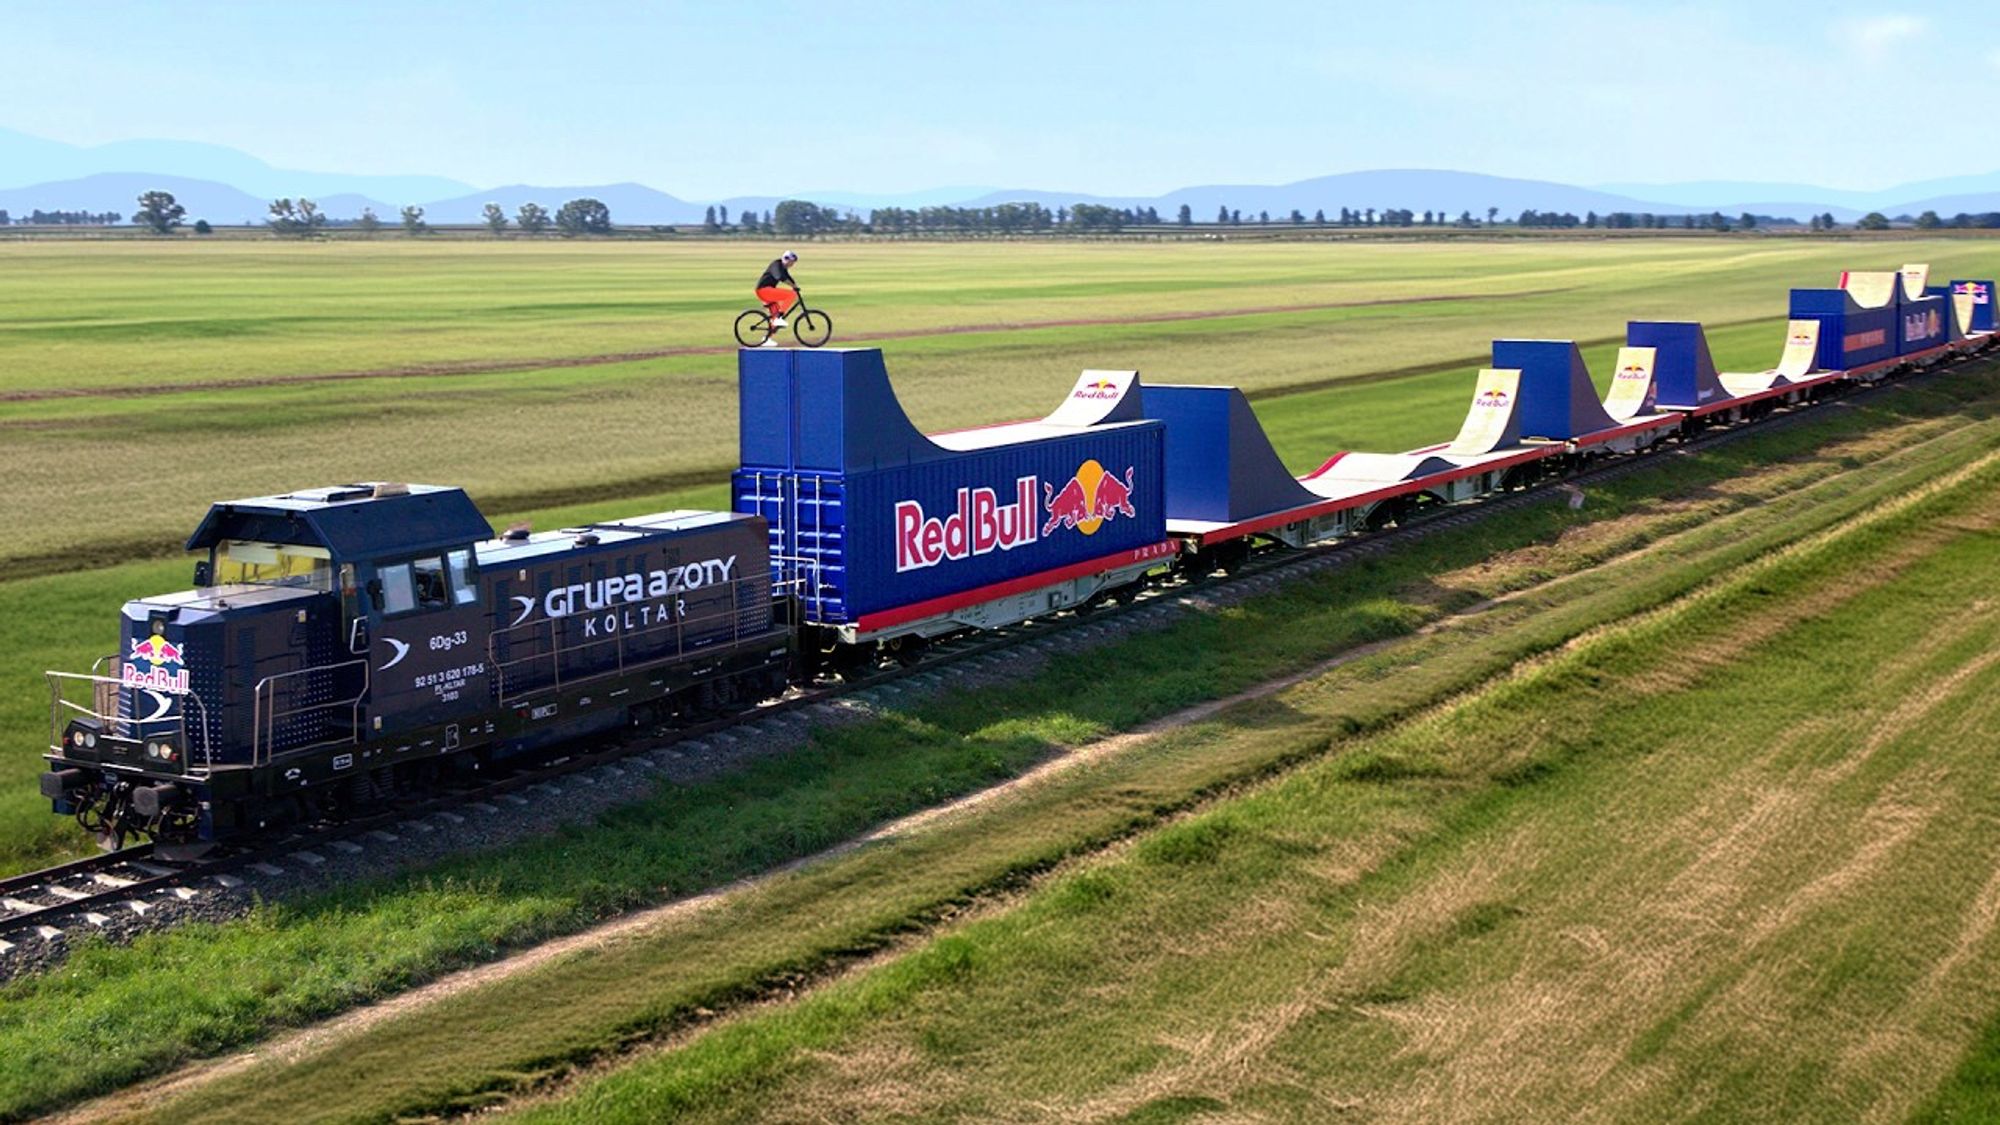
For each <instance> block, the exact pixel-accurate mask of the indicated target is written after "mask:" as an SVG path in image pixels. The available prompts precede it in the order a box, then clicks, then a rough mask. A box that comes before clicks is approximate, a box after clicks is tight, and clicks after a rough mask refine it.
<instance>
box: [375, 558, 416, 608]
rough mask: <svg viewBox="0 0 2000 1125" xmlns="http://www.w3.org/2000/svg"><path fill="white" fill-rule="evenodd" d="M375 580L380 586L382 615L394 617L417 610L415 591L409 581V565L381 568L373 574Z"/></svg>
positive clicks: (397, 564)
mask: <svg viewBox="0 0 2000 1125" xmlns="http://www.w3.org/2000/svg"><path fill="white" fill-rule="evenodd" d="M375 580H376V581H377V582H380V583H381V584H382V612H383V613H385V614H388V615H390V616H394V615H396V614H398V613H408V612H410V611H411V610H413V609H415V608H417V597H416V591H415V587H414V585H413V584H412V581H411V577H410V564H409V563H396V564H394V565H393V566H385V567H382V568H381V569H380V570H378V571H376V572H375Z"/></svg>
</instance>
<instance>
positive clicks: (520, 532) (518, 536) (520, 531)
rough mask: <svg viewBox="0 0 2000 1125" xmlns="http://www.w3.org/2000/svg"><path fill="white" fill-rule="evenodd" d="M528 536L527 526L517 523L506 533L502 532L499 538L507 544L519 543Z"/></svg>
mask: <svg viewBox="0 0 2000 1125" xmlns="http://www.w3.org/2000/svg"><path fill="white" fill-rule="evenodd" d="M528 534H529V525H528V524H525V523H517V524H515V525H514V526H512V527H510V528H508V529H507V530H506V531H504V532H502V533H501V534H500V538H502V539H505V540H506V541H507V542H509V543H519V542H521V541H522V540H524V539H526V538H527V537H528Z"/></svg>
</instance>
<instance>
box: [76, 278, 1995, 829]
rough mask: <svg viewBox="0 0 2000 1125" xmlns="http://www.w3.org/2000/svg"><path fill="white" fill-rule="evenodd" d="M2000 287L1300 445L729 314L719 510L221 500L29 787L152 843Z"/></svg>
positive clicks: (550, 743) (87, 819)
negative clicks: (730, 463) (1333, 449)
mask: <svg viewBox="0 0 2000 1125" xmlns="http://www.w3.org/2000/svg"><path fill="white" fill-rule="evenodd" d="M1994 293H1995V290H1994V285H1993V283H1992V282H1991V281H1954V282H1952V283H1951V285H1950V286H1949V287H1931V286H1929V285H1928V284H1927V275H1926V271H1924V269H1923V267H1905V268H1904V269H1903V270H1902V271H1899V272H1895V273H1879V274H1846V275H1843V277H1842V282H1841V286H1840V288H1838V289H1834V290H1795V291H1794V292H1793V294H1792V302H1791V306H1792V307H1791V313H1792V318H1793V319H1792V320H1791V323H1790V324H1789V325H1788V328H1787V337H1786V343H1785V351H1784V355H1783V358H1782V359H1781V360H1780V362H1779V364H1778V365H1777V366H1776V367H1774V368H1772V369H1770V370H1768V371H1763V372H1753V373H1744V374H1729V373H1723V372H1718V371H1717V370H1716V369H1715V365H1714V363H1713V361H1712V359H1711V358H1710V356H1709V351H1708V345H1707V342H1706V339H1705V337H1704V334H1703V332H1702V329H1701V326H1700V325H1698V324H1692V323H1658V322H1634V323H1633V324H1631V325H1630V326H1629V327H1628V331H1627V346H1626V347H1625V348H1623V349H1622V350H1621V351H1620V353H1619V358H1618V370H1617V374H1616V377H1615V378H1614V379H1613V380H1612V381H1611V389H1610V394H1609V397H1608V398H1607V399H1605V400H1604V401H1602V402H1600V401H1599V400H1598V397H1597V393H1596V391H1595V387H1594V384H1593V382H1592V380H1591V378H1590V375H1589V372H1588V371H1587V370H1586V369H1585V366H1584V361H1583V358H1582V356H1581V353H1580V352H1579V350H1578V349H1577V347H1576V345H1575V344H1574V343H1572V342H1569V341H1547V340H1501V341H1495V343H1494V349H1493V355H1494V361H1493V366H1492V367H1491V368H1488V369H1486V370H1483V371H1481V372H1480V373H1479V376H1478V381H1477V382H1476V383H1475V384H1474V394H1473V398H1472V401H1471V404H1470V406H1469V408H1468V411H1467V415H1466V421H1465V424H1464V426H1463V428H1462V429H1461V430H1460V432H1459V435H1458V437H1456V438H1455V439H1454V440H1452V441H1451V442H1448V443H1442V444H1438V445H1433V446H1428V447H1425V448H1423V449H1418V450H1413V451H1409V452H1406V453H1398V454H1383V453H1340V454H1335V455H1334V456H1332V457H1330V458H1328V459H1327V460H1326V461H1325V463H1323V464H1322V465H1321V466H1320V467H1319V468H1318V469H1316V470H1315V471H1313V472H1311V473H1308V474H1306V475H1305V476H1303V477H1294V476H1292V475H1291V474H1290V473H1289V472H1287V471H1286V470H1285V468H1284V466H1283V464H1282V463H1281V462H1280V461H1279V459H1278V457H1277V454H1276V453H1275V451H1274V450H1273V448H1272V446H1271V443H1270V441H1269V439H1268V438H1267V437H1266V436H1265V434H1264V432H1263V430H1262V428H1261V427H1260V426H1259V425H1258V423H1257V421H1256V417H1255V415H1254V413H1252V411H1251V410H1250V407H1249V403H1248V402H1247V400H1245V398H1244V396H1243V395H1242V393H1241V392H1240V391H1238V390H1236V389H1235V388H1232V387H1227V386H1158V385H1145V384H1143V383H1142V380H1141V379H1140V378H1139V374H1138V372H1136V371H1086V372H1084V373H1083V375H1082V376H1081V377H1080V378H1079V379H1078V380H1077V382H1076V384H1075V386H1074V387H1073V388H1072V389H1071V391H1070V393H1069V394H1068V395H1066V396H1065V398H1064V400H1063V402H1062V404H1061V405H1060V406H1059V407H1058V408H1057V409H1056V410H1055V411H1054V412H1052V413H1051V414H1049V415H1048V416H1047V417H1045V418H1041V419H1037V420H1034V421H1029V422H1020V423H1013V424H1008V425H1001V426H991V427H983V428H979V429H974V430H966V431H959V432H954V433H946V434H938V435H929V436H927V435H925V434H922V433H920V432H919V431H918V430H917V428H916V427H915V426H914V425H913V424H912V423H911V422H910V420H909V417H908V415H907V414H906V413H905V412H904V411H903V408H902V406H901V405H900V404H899V403H898V402H897V400H896V397H895V394H894V392H893V390H892V389H891V387H890V384H889V379H888V374H887V370H886V368H885V366H884V363H883V357H882V353H881V352H880V351H879V350H876V349H866V348H862V349H845V350H826V351H790V350H770V349H746V350H745V351H743V352H741V353H740V354H739V358H738V368H739V373H738V382H739V403H740V411H739V423H738V424H739V447H740V451H741V461H740V467H739V468H738V469H737V470H736V471H735V473H734V474H732V477H731V492H732V497H733V503H732V509H733V510H732V511H729V512H705V511H670V512H662V513H657V514H653V515H645V516H637V517H633V518H630V519H624V520H617V521H611V522H603V523H592V524H586V525H580V526H576V527H566V528H561V529H558V530H554V531H545V532H540V533H531V532H529V531H528V530H527V529H526V528H525V527H516V528H510V529H508V530H507V531H506V532H504V533H502V534H499V535H495V534H494V530H493V528H492V526H491V525H490V524H489V523H488V522H487V520H486V519H485V517H484V516H482V515H481V514H480V512H479V511H478V509H477V507H476V506H475V505H474V504H473V502H472V500H471V499H470V498H469V497H467V496H466V494H465V493H464V492H463V491H461V490H459V489H456V488H448V487H437V486H429V485H408V484H398V483H390V482H365V483H359V484H349V485H339V486H333V487H324V488H314V489H307V490H303V491H297V492H291V493H286V494H282V495H274V496H262V497H254V498H250V499H244V500H234V501H229V502H226V503H219V504H215V505H213V506H212V507H210V509H209V510H208V512H207V514H206V516H205V517H204V518H203V519H202V520H201V522H200V524H199V525H198V526H197V527H196V528H195V530H194V533H193V534H192V535H191V536H190V537H189V538H188V540H187V549H188V550H189V551H190V552H192V553H194V555H195V556H196V560H197V561H196V562H195V566H194V581H193V588H192V589H190V590H186V591H182V592H178V593H172V594H164V595H160V596H156V597H147V598H140V599H137V600H134V601H131V602H128V603H127V604H126V605H125V607H124V609H123V613H122V620H121V623H120V639H119V648H118V650H117V651H116V652H113V653H110V654H107V655H106V656H104V657H103V658H101V659H99V661H98V662H97V664H96V665H95V666H93V668H92V669H91V670H90V671H89V672H80V673H79V672H50V673H48V674H47V675H48V681H49V687H50V694H51V713H52V718H51V736H50V746H49V748H48V752H47V753H46V754H45V758H46V759H47V761H48V762H49V769H48V771H47V772H45V773H44V774H43V775H42V778H41V786H42V792H43V795H44V796H46V797H47V798H49V800H50V801H51V803H52V806H53V808H54V810H55V811H56V812H57V813H59V814H63V815H69V816H74V817H76V818H77V820H78V821H79V822H80V823H81V824H82V825H83V826H84V827H85V828H86V829H88V830H90V831H92V832H94V833H96V834H97V835H98V836H99V838H100V840H101V841H102V842H104V843H105V844H106V845H107V846H115V845H117V844H119V843H121V842H122V841H123V840H124V839H126V838H128V837H131V836H134V835H143V836H148V837H151V838H153V839H154V840H155V841H156V844H157V845H158V847H159V849H160V854H163V855H168V856H171V855H173V854H175V853H176V852H189V853H191V852H194V851H196V850H199V849H200V848H203V847H206V846H208V845H210V844H212V843H214V842H215V841H218V840H225V839H228V838H230V837H233V836H240V835H244V834H248V833H252V832H255V831H257V830H259V829H261V828H265V827H268V826H271V825H274V824H278V823H283V822H289V821H296V820H302V819H308V820H309V819H316V818H321V817H327V816H338V815H344V814H347V813H350V812H352V811H353V810H356V809H359V808H363V807H366V806H369V805H371V804H375V803H379V802H381V801H383V800H385V799H387V798H389V797H392V796H395V795H397V794H403V793H410V792H419V791H423V790H425V789H427V788H430V787H432V786H433V785H435V784H436V783H437V782H438V781H439V780H440V779H441V778H442V777H444V776H446V775H447V774H452V773H457V772H460V771H476V770H479V769H482V768H485V767H487V766H489V765H491V764H493V763H495V762H499V761H501V760H504V759H507V758H509V757H512V756H515V755H521V754H527V753H532V752H537V751H545V750H548V749H549V748H551V747H555V746H559V745H562V744H566V743H569V742H572V741H574V740H577V739H580V738H585V737H588V736H591V735H594V734H603V733H606V732H610V731H614V730H617V729H619V728H623V727H626V726H630V725H634V724H652V723H659V722H673V721H677V720H685V719H689V718H698V717H710V716H716V715H720V714H725V713H728V712H730V711H732V710H735V709H739V708H742V707H744V706H747V705H750V704H754V703H756V702H758V701H762V700H766V699H769V698H773V697H775V696H778V695H780V694H782V693H783V692H785V691H786V690H787V689H788V687H789V686H790V685H792V684H794V683H800V682H803V681H808V680H812V679H815V678H818V677H823V676H827V675H830V674H832V675H839V674H852V673H854V672H855V671H857V670H859V669H862V668H864V667H867V666H869V665H870V664H872V663H873V662H874V661H877V660H880V659H886V658H904V659H907V658H910V657H912V656H913V655H914V654H915V653H917V652H919V651H921V649H922V647H923V646H924V645H925V644H926V643H927V642H928V641H930V640H932V639H934V638H937V637H940V636H945V635H948V634H952V633H957V632H960V631H964V630H976V629H985V628H997V627H1001V626H1005V625H1010V624H1014V623H1017V622H1021V621H1024V620H1028V619H1031V618H1035V617H1040V616H1044V615H1047V614H1050V613H1055V612H1060V611H1063V610H1067V609H1071V608H1074V607H1077V606H1080V605H1083V604H1086V603H1089V602H1092V601H1095V600H1097V599H1101V598H1104V597H1109V596H1118V597H1122V596H1125V595H1128V594H1130V593H1133V592H1135V591H1137V590H1139V589H1140V588H1142V587H1143V586H1144V585H1145V584H1147V583H1149V582H1153V581H1157V580H1159V579H1160V578H1162V577H1163V576H1166V575H1170V574H1175V573H1182V574H1204V573H1208V572H1210V571H1212V570H1215V569H1217V568H1223V569H1227V568H1229V567H1231V566H1233V565H1234V564H1235V563H1236V562H1238V561H1240V560H1241V559H1243V558H1244V557H1246V556H1247V554H1248V553H1249V551H1250V550H1251V548H1252V546H1253V544H1263V545H1276V546H1286V547H1304V546H1308V545H1311V544H1314V543H1318V542H1323V541H1327V540H1332V539H1337V538H1340V537H1343V536H1347V535H1350V534H1354V533H1357V532H1362V531H1366V530H1368V529H1370V528H1374V527H1379V526H1382V525H1384V524H1388V523H1394V522H1397V521H1400V520H1403V519H1406V518H1408V517H1409V516H1410V515H1411V514H1412V513H1414V512H1416V511H1419V510H1421V509H1423V508H1426V507H1431V506H1436V505H1440V504H1453V503H1459V502H1464V501H1468V500H1474V499H1477V498H1479V497H1481V496H1485V495H1488V494H1491V493H1494V492H1498V491H1503V490H1506V489H1510V488H1514V487H1518V486H1520V485H1523V484H1525V483H1529V482H1531V481H1533V480H1534V479H1536V478H1538V477H1543V476H1551V475H1559V474H1560V473H1562V472H1564V471H1566V470H1568V469H1571V468H1573V467H1575V466H1578V465H1580V464H1582V463H1585V462H1587V461H1589V460H1591V459H1594V458H1598V457H1605V456H1617V455H1627V454H1632V453H1636V452H1638V451H1641V450H1644V449H1646V448H1649V447H1651V446H1653V445H1656V444H1657V443H1659V442H1662V441H1666V440H1669V439H1671V438H1673V437H1675V436H1678V435H1681V434H1686V433H1689V432H1692V431H1694V430H1696V429H1698V428H1700V427H1702V426H1705V425H1709V424H1714V423H1717V422H1740V421H1745V420H1752V419H1754V418H1756V417H1758V416H1760V415H1761V414H1762V413H1763V412H1765V411H1767V410H1769V409H1771V408H1773V407H1774V406H1778V405H1784V404H1790V403H1801V402H1806V401H1810V400H1812V399H1815V398H1817V397H1820V396H1822V395H1824V394H1829V393H1835V392H1837V391H1839V390H1841V389H1843V388H1844V387H1847V386H1851V385H1853V384H1854V383H1857V382H1865V381H1870V380H1873V379H1877V378H1881V377H1883V376H1885V375H1887V374H1890V373H1893V372H1894V371H1897V370H1902V369H1906V368H1913V367H1920V366H1926V365H1929V364H1932V363H1935V362H1938V361H1939V360H1941V359H1944V358H1947V357H1949V356H1952V355H1955V354H1959V353H1963V352H1970V351H1975V350H1981V349H1985V348H1987V347H1989V346H1992V345H1994V344H1995V343H1996V341H2000V335H1996V333H1995V327H1996V326H1995V323H1994V311H1995V306H1994V300H1995V298H1994Z"/></svg>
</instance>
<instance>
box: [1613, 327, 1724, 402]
mask: <svg viewBox="0 0 2000 1125" xmlns="http://www.w3.org/2000/svg"><path fill="white" fill-rule="evenodd" d="M1625 343H1626V345H1627V346H1629V347H1634V348H1651V349H1653V387H1654V391H1655V394H1654V403H1653V405H1654V408H1655V409H1658V410H1667V409H1676V410H1695V409H1698V408H1700V407H1704V406H1708V405H1710V404H1711V403H1717V402H1721V401H1722V400H1723V399H1726V398H1730V397H1732V396H1731V395H1730V393H1729V391H1728V389H1727V388H1725V387H1724V386H1723V385H1722V380H1721V379H1720V378H1719V377H1718V376H1717V375H1716V373H1715V357H1714V356H1713V355H1711V354H1710V352H1709V350H1708V333H1707V332H1705V331H1703V329H1702V327H1701V325H1699V324H1696V323H1694V322H1693V321H1681V320H1634V321H1630V322H1628V323H1627V324H1626V325H1625Z"/></svg>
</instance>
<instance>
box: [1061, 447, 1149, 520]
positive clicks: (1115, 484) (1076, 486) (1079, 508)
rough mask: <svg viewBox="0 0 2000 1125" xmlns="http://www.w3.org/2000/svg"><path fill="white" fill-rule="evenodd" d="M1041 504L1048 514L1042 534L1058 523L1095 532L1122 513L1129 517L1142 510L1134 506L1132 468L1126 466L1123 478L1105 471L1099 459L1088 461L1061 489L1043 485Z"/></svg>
mask: <svg viewBox="0 0 2000 1125" xmlns="http://www.w3.org/2000/svg"><path fill="white" fill-rule="evenodd" d="M1042 507H1043V508H1044V509H1045V510H1046V511H1047V512H1048V517H1049V518H1048V521H1047V522H1046V523H1044V524H1042V534H1043V535H1047V534H1048V533H1050V532H1052V531H1054V530H1055V529H1056V528H1057V527H1065V528H1074V529H1076V530H1077V531H1081V532H1083V533H1084V534H1085V535H1095V534H1097V529H1098V528H1100V527H1102V526H1104V525H1105V523H1107V522H1109V521H1111V520H1114V519H1116V518H1118V517H1119V516H1125V517H1127V518H1130V517H1134V516H1137V515H1138V514H1139V510H1138V509H1137V508H1134V507H1133V506H1132V469H1131V467H1130V466H1127V467H1126V469H1125V478H1124V479H1123V480H1120V479H1119V478H1118V477H1116V476H1113V475H1112V474H1110V473H1107V472H1105V471H1104V466H1102V465H1100V464H1098V463H1097V462H1096V461H1085V462H1084V463H1083V464H1081V465H1079V466H1077V469H1076V475H1075V476H1073V477H1071V478H1069V483H1067V484H1065V485H1063V486H1062V488H1061V489H1057V488H1055V487H1054V486H1053V485H1047V484H1045V485H1043V486H1042Z"/></svg>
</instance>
